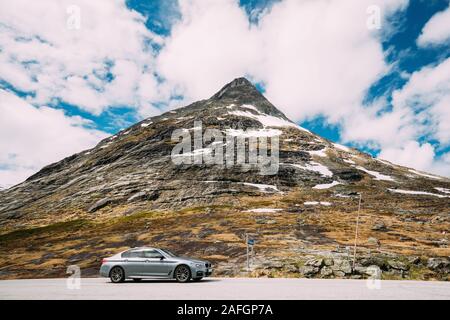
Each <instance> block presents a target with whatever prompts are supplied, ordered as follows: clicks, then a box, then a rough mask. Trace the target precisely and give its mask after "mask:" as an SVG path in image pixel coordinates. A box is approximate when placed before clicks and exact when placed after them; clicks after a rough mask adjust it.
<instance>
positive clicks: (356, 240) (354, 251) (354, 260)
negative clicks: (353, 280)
mask: <svg viewBox="0 0 450 320" xmlns="http://www.w3.org/2000/svg"><path fill="white" fill-rule="evenodd" d="M361 198H362V194H361V193H360V194H359V203H358V216H357V218H356V231H355V244H354V246H353V269H355V264H356V244H357V242H358V227H359V213H360V211H361Z"/></svg>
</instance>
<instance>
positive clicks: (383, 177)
mask: <svg viewBox="0 0 450 320" xmlns="http://www.w3.org/2000/svg"><path fill="white" fill-rule="evenodd" d="M355 168H356V169H358V170H361V171H364V172H365V173H368V174H370V175H371V176H373V177H375V180H384V181H393V182H395V180H394V178H392V177H391V176H388V175H385V174H382V173H379V172H377V171H371V170H367V169H366V168H363V167H361V166H357V167H355Z"/></svg>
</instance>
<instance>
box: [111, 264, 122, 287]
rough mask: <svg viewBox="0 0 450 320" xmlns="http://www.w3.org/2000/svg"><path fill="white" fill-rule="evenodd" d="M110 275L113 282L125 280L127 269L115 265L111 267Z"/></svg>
mask: <svg viewBox="0 0 450 320" xmlns="http://www.w3.org/2000/svg"><path fill="white" fill-rule="evenodd" d="M109 277H110V279H111V282H113V283H119V282H124V281H125V271H123V269H122V268H121V267H114V268H112V269H111V272H110V273H109Z"/></svg>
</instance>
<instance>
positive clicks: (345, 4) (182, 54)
mask: <svg viewBox="0 0 450 320" xmlns="http://www.w3.org/2000/svg"><path fill="white" fill-rule="evenodd" d="M406 3H407V1H403V0H398V1H372V0H370V1H369V0H367V1H366V0H364V1H363V0H357V1H325V0H317V1H297V0H285V1H281V2H277V3H275V4H273V5H272V7H271V9H270V10H265V11H264V14H263V15H262V16H260V17H259V19H258V21H259V22H258V24H257V25H255V24H250V23H249V21H248V20H249V19H248V17H247V16H246V15H245V12H244V11H243V10H242V9H241V8H240V7H239V5H238V2H237V1H235V0H217V1H201V0H181V1H180V8H181V19H180V21H179V22H178V23H177V24H176V25H175V26H174V28H173V30H172V34H171V36H170V38H168V39H167V40H166V41H165V46H164V48H163V50H162V52H161V53H160V55H159V57H158V64H157V66H158V67H159V69H158V72H159V73H160V74H161V75H162V76H163V77H164V78H165V79H167V80H168V81H169V82H171V83H173V84H174V86H176V87H178V88H180V90H181V91H182V92H183V93H184V94H185V95H186V97H187V99H188V100H196V99H200V98H204V97H205V96H208V95H211V94H212V93H213V92H214V91H215V90H217V88H218V87H220V86H221V85H222V84H223V83H224V82H227V81H229V80H230V79H231V78H233V77H236V76H241V75H250V76H251V77H253V78H254V79H255V80H256V81H262V82H264V84H265V88H266V95H267V96H268V98H269V99H270V100H271V101H272V102H274V103H275V104H276V105H277V106H279V107H280V108H281V109H282V110H283V111H284V112H286V113H287V114H288V115H289V116H291V117H292V118H293V119H294V120H302V119H305V118H307V117H313V116H316V115H319V114H324V115H326V116H327V117H329V118H331V119H332V120H334V121H336V120H337V119H339V117H341V116H343V115H345V114H347V113H349V112H353V111H354V109H355V108H357V107H358V106H359V105H360V103H361V100H362V99H363V97H364V95H365V92H366V90H367V89H368V88H369V86H370V85H371V84H372V83H373V82H374V81H375V80H376V79H378V78H379V77H380V76H381V75H382V74H384V73H385V72H386V71H387V70H388V69H389V66H388V65H387V64H386V63H385V61H384V53H383V49H382V47H381V44H380V41H379V39H378V35H379V33H378V32H377V31H376V30H371V29H369V28H368V27H367V20H368V19H369V18H370V16H369V15H368V14H367V8H368V7H369V6H373V5H377V6H379V8H380V10H381V13H382V14H383V16H387V15H389V14H392V13H393V12H395V11H396V10H399V9H401V8H404V6H405V4H406ZM382 23H384V24H385V25H384V27H386V29H388V26H387V22H386V21H384V20H383V21H382Z"/></svg>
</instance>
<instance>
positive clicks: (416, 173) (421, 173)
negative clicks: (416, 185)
mask: <svg viewBox="0 0 450 320" xmlns="http://www.w3.org/2000/svg"><path fill="white" fill-rule="evenodd" d="M409 172H412V173H414V174H415V175H418V176H421V177H425V178H431V179H437V180H442V178H441V177H438V176H434V175H431V174H426V173H423V172H419V171H416V170H414V169H409Z"/></svg>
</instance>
